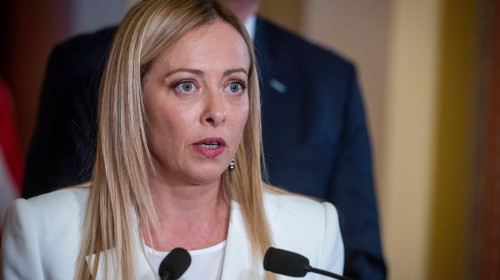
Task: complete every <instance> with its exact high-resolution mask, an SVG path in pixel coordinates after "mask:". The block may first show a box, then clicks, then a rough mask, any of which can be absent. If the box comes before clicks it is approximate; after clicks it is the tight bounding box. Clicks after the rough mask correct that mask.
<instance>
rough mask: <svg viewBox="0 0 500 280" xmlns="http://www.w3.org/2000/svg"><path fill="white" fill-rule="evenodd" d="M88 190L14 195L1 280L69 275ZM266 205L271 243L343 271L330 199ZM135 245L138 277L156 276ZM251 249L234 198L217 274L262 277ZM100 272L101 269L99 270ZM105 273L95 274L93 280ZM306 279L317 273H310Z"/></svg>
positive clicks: (285, 199)
mask: <svg viewBox="0 0 500 280" xmlns="http://www.w3.org/2000/svg"><path fill="white" fill-rule="evenodd" d="M88 193H89V191H88V189H87V188H80V189H65V190H60V191H56V192H52V193H49V194H45V195H41V196H38V197H34V198H31V199H28V200H25V199H18V200H16V201H15V202H14V203H13V204H12V205H11V207H10V208H9V211H8V213H7V216H6V220H5V227H4V229H3V237H2V259H3V261H2V265H1V267H2V275H3V278H4V279H5V280H14V279H53V280H57V279H61V280H70V279H73V277H74V274H75V270H76V259H77V256H78V252H79V247H80V242H81V238H82V228H83V220H84V217H85V211H86V207H87V200H88ZM264 204H265V208H266V214H267V218H268V220H269V225H270V227H271V232H272V238H273V241H274V243H273V244H274V247H277V248H281V249H285V250H290V251H293V252H297V253H299V254H302V255H304V256H306V257H307V258H308V259H309V261H310V264H311V266H313V267H316V268H320V269H324V270H328V271H331V272H335V273H337V274H341V273H342V270H343V266H344V245H343V243H342V238H341V234H340V228H339V223H338V216H337V212H336V210H335V208H334V207H333V205H332V204H330V203H328V202H323V203H320V202H317V201H314V200H311V199H308V198H304V197H299V196H290V195H276V194H269V193H266V194H264ZM136 236H137V234H136ZM136 241H137V242H136V244H140V243H139V242H138V240H136ZM137 246H138V248H137V249H136V252H138V253H137V256H136V259H135V264H136V275H137V278H138V279H158V278H159V277H158V274H157V270H158V268H151V266H150V265H149V263H148V260H147V258H146V256H145V255H144V254H143V253H142V250H141V249H140V247H139V246H140V245H137ZM250 251H251V249H250V243H249V240H248V238H247V233H246V230H245V224H244V222H243V218H242V215H241V211H240V207H239V204H238V203H236V202H233V203H232V205H231V214H230V223H229V229H228V235H227V241H226V249H225V254H224V261H223V268H222V277H221V279H223V280H250V279H263V275H264V269H263V268H262V261H260V263H258V267H257V269H254V266H252V260H251V255H250ZM89 259H90V258H87V260H89ZM98 273H102V274H103V269H100V270H99V271H98ZM111 273H112V272H111ZM103 277H104V275H98V277H97V279H104V278H103ZM110 279H113V277H110ZM279 279H296V278H291V277H285V276H282V277H281V278H279ZM305 279H321V277H320V276H319V275H315V274H313V273H308V275H307V276H306V277H305Z"/></svg>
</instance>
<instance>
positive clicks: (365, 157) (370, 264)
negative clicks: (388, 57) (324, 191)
mask: <svg viewBox="0 0 500 280" xmlns="http://www.w3.org/2000/svg"><path fill="white" fill-rule="evenodd" d="M350 77H351V78H350V79H351V80H350V90H349V95H348V96H347V98H346V104H345V108H346V109H345V111H344V116H343V120H344V122H343V129H342V136H341V138H340V144H339V150H338V153H339V154H338V157H337V159H336V165H335V166H334V170H333V174H332V178H333V179H332V180H333V185H332V187H331V188H330V191H329V194H328V200H329V201H331V202H333V203H334V205H335V206H336V207H337V210H338V212H339V218H340V228H341V231H342V236H343V238H344V244H345V251H346V255H345V268H344V275H346V276H348V277H352V278H354V279H370V280H375V279H385V278H386V268H385V263H384V259H383V256H382V249H381V246H380V233H379V223H378V215H377V206H376V199H375V191H374V182H373V171H372V158H371V151H370V143H369V137H368V131H367V126H366V122H365V114H364V108H363V102H362V97H361V92H360V89H359V85H358V82H357V79H356V73H355V70H354V67H353V66H352V67H351V75H350Z"/></svg>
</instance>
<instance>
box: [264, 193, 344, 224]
mask: <svg viewBox="0 0 500 280" xmlns="http://www.w3.org/2000/svg"><path fill="white" fill-rule="evenodd" d="M264 204H265V207H266V212H267V213H268V218H269V219H270V220H271V221H272V220H277V219H287V220H288V221H289V222H292V221H294V220H295V221H297V222H300V223H305V224H316V225H318V223H319V224H324V223H325V222H328V221H332V222H338V215H337V210H336V209H335V206H333V205H332V204H331V203H330V202H327V201H321V200H318V199H315V198H312V197H307V196H302V195H297V194H292V193H286V192H275V191H273V190H266V191H264Z"/></svg>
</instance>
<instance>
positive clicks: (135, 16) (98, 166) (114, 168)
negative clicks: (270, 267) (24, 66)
mask: <svg viewBox="0 0 500 280" xmlns="http://www.w3.org/2000/svg"><path fill="white" fill-rule="evenodd" d="M216 19H221V20H223V21H225V22H227V23H229V24H230V25H232V26H233V27H234V28H235V29H236V30H237V31H238V32H239V33H240V34H241V36H242V37H243V38H244V40H245V42H246V44H247V46H248V53H249V54H250V61H251V64H250V71H249V78H248V79H249V87H248V92H249V101H250V102H249V106H250V108H249V116H248V121H247V124H246V126H245V129H244V133H243V138H242V141H241V143H240V145H239V147H238V150H237V152H236V156H235V162H236V166H237V168H236V169H235V170H234V171H231V172H229V171H225V172H224V173H223V174H222V180H221V182H222V183H221V187H222V194H223V197H224V198H225V199H226V201H231V200H236V201H237V202H239V204H240V206H241V211H242V214H243V218H244V220H245V224H246V226H247V234H248V236H249V239H250V242H251V245H252V254H253V259H254V265H255V264H256V261H257V260H259V259H261V258H260V257H262V256H263V255H264V253H265V250H267V248H268V247H269V246H271V243H272V241H271V234H270V230H269V226H268V223H267V220H266V216H265V212H264V205H263V201H262V191H263V188H267V187H268V186H267V185H266V184H265V183H263V181H262V179H261V178H262V173H261V172H262V171H261V122H260V97H259V88H258V77H257V71H256V65H255V55H254V52H253V46H252V42H251V39H250V38H249V36H248V34H247V32H246V30H245V27H244V26H243V25H242V24H241V22H240V21H239V19H238V18H237V17H236V16H235V15H234V14H233V13H232V12H231V11H229V10H228V9H226V8H225V7H223V6H221V5H220V4H218V3H217V2H215V1H208V0H144V1H141V2H139V3H137V4H136V5H135V6H134V7H132V9H131V10H130V11H129V12H128V13H127V15H126V16H125V18H124V20H123V22H122V23H121V24H120V27H119V28H118V31H117V33H116V35H115V39H114V42H113V46H112V49H111V52H110V55H109V58H108V62H107V64H106V68H105V70H104V74H103V78H102V81H101V85H100V89H99V108H98V126H99V130H98V139H97V152H96V161H95V165H94V169H93V173H92V179H91V189H90V195H89V202H88V207H87V212H86V217H85V225H84V229H85V231H84V233H83V240H82V246H81V249H80V254H79V257H78V263H77V264H78V267H77V274H76V276H75V279H89V278H91V277H90V275H89V269H88V266H87V263H86V258H87V256H91V255H94V254H95V257H94V258H93V259H92V260H93V263H91V267H93V268H92V271H91V273H92V275H93V277H95V274H96V272H97V268H98V263H99V259H104V267H99V270H101V269H104V271H105V275H108V273H107V271H108V270H109V268H110V267H113V268H114V269H113V270H114V272H115V274H114V275H113V277H114V278H116V279H135V266H134V257H133V256H134V255H135V254H139V253H141V252H135V251H134V248H135V247H136V245H137V244H135V240H141V241H142V240H143V238H144V236H142V233H141V230H140V229H151V228H153V229H156V230H157V228H156V226H155V225H156V224H157V223H156V221H157V216H156V212H155V207H154V204H153V200H152V197H151V192H150V187H149V183H148V174H149V172H151V170H152V168H153V165H152V161H151V154H150V152H149V148H148V139H147V137H146V135H147V134H146V126H147V116H146V113H145V109H144V104H143V94H142V87H141V77H142V76H143V75H144V74H145V73H147V72H148V70H149V67H150V66H151V65H152V63H153V62H154V60H155V59H156V58H157V57H158V56H159V54H160V52H161V51H163V50H165V49H168V47H169V46H171V45H172V44H173V43H175V42H176V41H177V40H178V39H179V38H180V37H181V36H183V35H184V34H186V33H187V32H189V31H191V30H193V29H195V28H197V27H199V26H202V25H206V24H211V23H212V22H213V21H214V20H216ZM137 234H138V237H139V238H137ZM141 244H142V242H141ZM141 246H143V244H142V245H141ZM142 248H143V247H142ZM109 249H113V254H111V253H109ZM108 259H109V260H111V262H112V263H108ZM117 273H118V274H117ZM267 277H271V278H273V277H272V276H269V274H268V275H267Z"/></svg>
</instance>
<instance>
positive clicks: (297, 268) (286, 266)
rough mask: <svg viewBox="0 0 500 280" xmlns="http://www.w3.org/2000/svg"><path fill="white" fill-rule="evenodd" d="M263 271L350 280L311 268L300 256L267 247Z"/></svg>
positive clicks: (305, 259)
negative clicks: (314, 274)
mask: <svg viewBox="0 0 500 280" xmlns="http://www.w3.org/2000/svg"><path fill="white" fill-rule="evenodd" d="M264 269H265V270H267V271H271V272H274V273H277V274H282V275H286V276H291V277H304V276H306V274H307V273H308V272H314V273H318V274H321V275H325V276H329V277H332V278H336V279H341V280H352V279H350V278H348V277H345V276H342V275H338V274H335V273H332V272H328V271H325V270H321V269H317V268H314V267H311V266H310V265H309V259H307V258H306V257H304V256H302V255H300V254H297V253H294V252H290V251H286V250H282V249H277V248H273V247H269V249H267V251H266V254H265V256H264Z"/></svg>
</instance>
